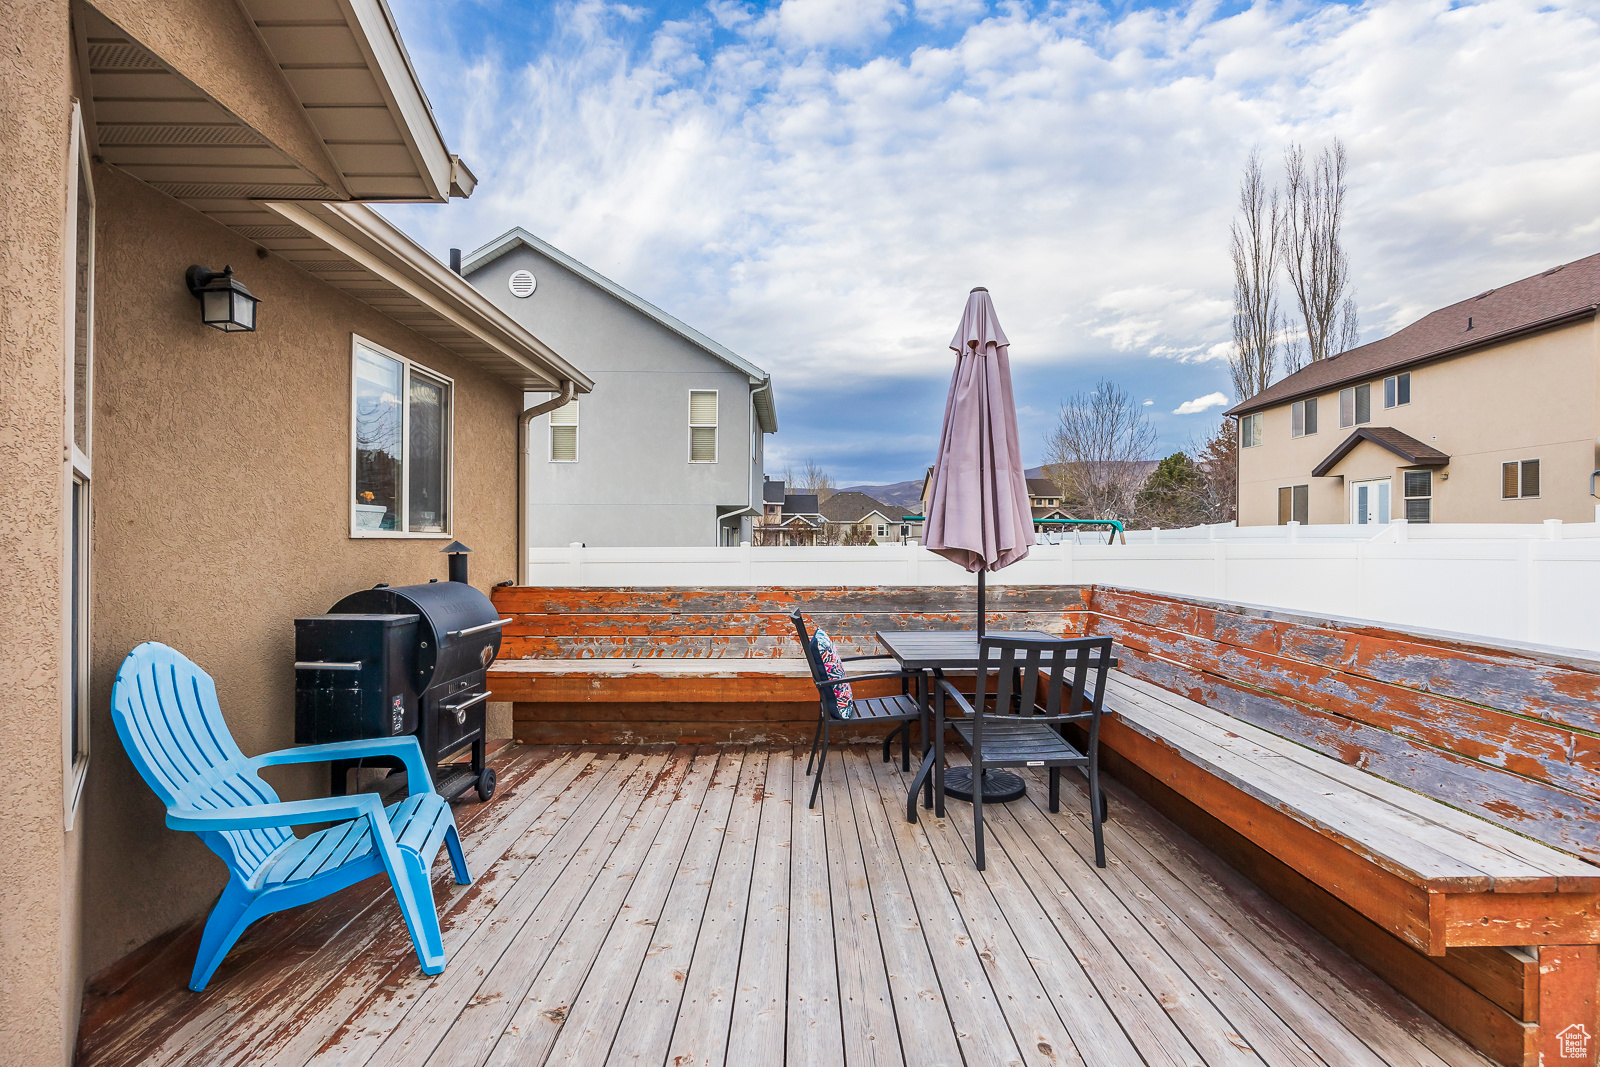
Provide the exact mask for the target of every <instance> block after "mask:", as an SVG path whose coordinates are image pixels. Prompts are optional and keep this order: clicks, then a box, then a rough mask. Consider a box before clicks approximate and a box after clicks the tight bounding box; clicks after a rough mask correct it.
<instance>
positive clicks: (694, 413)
mask: <svg viewBox="0 0 1600 1067" xmlns="http://www.w3.org/2000/svg"><path fill="white" fill-rule="evenodd" d="M716 461H717V390H715V389H691V390H689V462H690V463H715V462H716Z"/></svg>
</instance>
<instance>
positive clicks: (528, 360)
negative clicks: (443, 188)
mask: <svg viewBox="0 0 1600 1067" xmlns="http://www.w3.org/2000/svg"><path fill="white" fill-rule="evenodd" d="M262 203H263V206H265V207H267V208H268V209H270V210H271V211H273V212H276V213H277V214H278V215H281V216H282V217H283V218H284V219H286V220H287V221H289V222H292V223H294V224H295V225H296V226H299V227H300V228H301V229H303V230H305V231H306V232H307V233H309V234H311V235H312V236H313V237H316V238H317V239H318V240H320V241H323V242H325V243H326V244H327V245H328V246H329V247H330V248H332V249H333V250H334V251H335V252H337V253H339V254H340V255H342V256H345V257H346V258H348V259H350V260H351V261H352V262H355V263H357V264H359V265H360V266H361V267H363V268H364V269H366V270H369V271H371V272H372V273H374V274H376V275H377V276H378V277H380V278H382V279H383V280H384V281H386V282H388V283H389V284H391V285H393V286H395V287H396V288H398V289H400V290H402V291H403V292H405V293H408V294H410V295H411V296H412V297H414V298H415V299H416V300H418V301H420V302H421V303H423V304H424V305H426V306H427V307H428V308H429V309H430V310H432V311H433V312H434V313H436V314H438V315H440V316H441V317H443V318H445V319H446V320H448V321H450V322H452V323H454V324H455V325H457V326H459V327H460V328H461V329H463V330H465V331H466V332H467V333H469V334H471V335H472V336H473V337H475V338H477V339H478V340H479V341H482V342H483V343H484V344H486V345H488V346H489V347H490V348H493V349H494V350H495V351H497V352H499V353H500V354H501V355H503V356H505V357H506V358H507V359H509V360H511V361H512V362H513V363H516V364H517V365H518V366H521V367H523V368H525V369H526V370H528V371H529V372H530V373H532V374H535V375H538V376H539V377H540V378H543V379H545V380H547V381H549V382H550V383H551V384H552V385H554V384H557V383H559V382H560V381H562V380H564V379H570V380H571V381H572V382H573V383H574V384H575V385H576V386H577V390H578V392H580V393H588V392H591V391H592V390H593V389H594V381H593V380H592V379H591V378H589V377H588V376H587V375H585V374H584V373H582V372H581V371H579V370H578V369H577V368H576V367H574V366H572V364H570V363H568V362H567V361H566V360H565V359H564V358H562V357H561V356H560V355H559V354H558V353H556V351H555V350H554V349H552V348H551V347H550V346H549V345H547V344H545V343H544V342H543V341H541V340H539V338H537V337H535V336H534V335H533V334H531V333H529V332H528V331H527V330H526V329H525V328H523V327H522V326H520V325H518V324H517V322H516V321H515V320H513V319H512V318H511V317H510V316H509V315H507V314H506V313H505V312H503V311H501V310H500V309H499V308H497V307H495V306H494V305H493V304H491V303H490V302H489V301H488V299H487V298H485V297H484V296H483V294H481V293H479V292H478V291H477V290H476V289H474V288H472V286H471V285H469V284H468V283H467V282H466V281H465V280H464V279H462V278H460V277H459V276H457V275H456V274H455V273H454V272H453V271H451V270H450V269H449V268H448V267H446V266H444V264H442V263H440V262H439V261H438V260H436V259H434V258H433V257H432V256H430V255H429V254H428V253H427V252H426V251H425V250H423V249H422V248H421V247H420V246H418V245H417V244H416V243H415V242H413V241H412V240H411V239H410V238H409V237H407V236H406V235H405V234H403V233H401V232H400V231H399V230H398V229H396V228H395V227H394V226H393V225H391V224H390V223H389V222H388V221H387V220H385V219H384V218H383V217H382V216H381V215H379V214H377V213H376V212H375V211H373V210H372V209H370V208H368V207H366V206H364V205H361V204H319V205H315V207H317V208H319V209H320V211H321V213H322V214H320V215H319V214H317V213H314V212H313V211H312V210H308V206H307V205H302V204H298V203H290V202H281V201H263V202H262ZM352 231H354V232H352ZM534 391H535V392H537V391H538V390H537V389H534Z"/></svg>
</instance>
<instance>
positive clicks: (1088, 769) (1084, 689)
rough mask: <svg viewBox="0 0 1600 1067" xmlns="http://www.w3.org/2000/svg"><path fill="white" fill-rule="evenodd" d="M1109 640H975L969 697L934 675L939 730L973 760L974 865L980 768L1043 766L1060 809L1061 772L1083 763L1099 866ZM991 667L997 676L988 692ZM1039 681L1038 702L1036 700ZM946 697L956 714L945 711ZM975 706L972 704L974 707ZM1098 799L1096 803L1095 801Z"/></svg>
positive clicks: (979, 841)
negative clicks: (1079, 739)
mask: <svg viewBox="0 0 1600 1067" xmlns="http://www.w3.org/2000/svg"><path fill="white" fill-rule="evenodd" d="M1111 645H1112V642H1111V638H1109V637H1077V638H1060V637H1051V638H1037V637H989V636H986V637H983V638H981V639H980V640H979V642H978V658H979V660H980V662H981V666H980V668H979V670H978V673H977V677H976V679H975V681H976V685H975V686H974V689H973V692H974V694H975V695H974V696H973V697H971V698H970V699H969V697H968V696H966V695H965V694H963V693H962V692H961V691H960V690H958V689H957V688H956V687H955V686H954V685H952V684H951V683H950V682H949V681H946V680H945V679H943V678H940V679H939V682H938V688H937V690H936V691H935V698H936V699H937V701H938V705H937V706H938V708H939V713H940V715H941V716H945V718H944V722H945V725H946V727H948V728H949V729H951V730H954V731H955V733H956V736H957V738H958V739H959V743H960V744H961V747H962V748H964V749H966V750H967V753H968V754H969V755H970V756H971V757H972V780H973V790H972V823H973V840H974V844H975V858H976V859H977V863H978V870H980V871H981V870H983V869H984V862H983V789H982V787H981V784H980V780H981V776H982V774H983V772H984V771H986V770H988V769H990V768H992V767H1047V768H1049V770H1050V810H1051V811H1052V812H1056V811H1060V810H1061V771H1062V768H1065V767H1080V768H1083V769H1084V771H1085V773H1086V774H1087V775H1088V778H1089V796H1090V798H1091V800H1090V804H1089V807H1090V817H1089V823H1090V825H1091V826H1092V827H1093V830H1094V861H1095V865H1096V866H1098V867H1104V866H1105V865H1106V850H1105V841H1104V839H1103V837H1102V834H1101V824H1102V823H1104V822H1105V817H1106V808H1105V797H1104V794H1102V792H1101V790H1100V712H1101V708H1102V707H1103V706H1104V699H1105V690H1106V671H1107V670H1109V669H1110V668H1112V667H1115V666H1116V660H1114V659H1112V657H1111ZM991 672H992V673H993V674H995V675H996V677H995V685H994V690H993V692H992V693H991V692H989V677H990V674H991ZM1041 679H1042V680H1043V682H1044V704H1043V705H1040V704H1039V696H1038V694H1039V689H1040V681H1041ZM951 702H953V703H954V705H955V707H956V708H957V709H958V711H959V713H960V714H959V715H957V716H953V717H951V716H947V715H946V710H947V709H948V708H949V706H950V703H951ZM974 705H976V706H974ZM1070 727H1081V728H1082V729H1083V730H1084V731H1085V732H1086V734H1087V744H1086V745H1085V747H1084V749H1083V750H1081V751H1080V750H1079V749H1078V748H1077V747H1076V745H1074V743H1073V740H1072V738H1070V737H1069V735H1068V729H1069V728H1070ZM1096 800H1098V803H1096Z"/></svg>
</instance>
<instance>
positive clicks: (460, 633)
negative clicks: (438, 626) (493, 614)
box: [445, 619, 512, 637]
mask: <svg viewBox="0 0 1600 1067" xmlns="http://www.w3.org/2000/svg"><path fill="white" fill-rule="evenodd" d="M511 621H512V620H511V619H496V620H494V622H486V623H484V624H483V625H481V626H469V627H467V628H466V629H465V630H451V631H450V632H449V633H447V634H445V636H446V637H471V636H472V635H473V634H481V633H483V631H485V630H493V629H496V628H497V627H501V626H504V625H505V624H506V623H508V622H511Z"/></svg>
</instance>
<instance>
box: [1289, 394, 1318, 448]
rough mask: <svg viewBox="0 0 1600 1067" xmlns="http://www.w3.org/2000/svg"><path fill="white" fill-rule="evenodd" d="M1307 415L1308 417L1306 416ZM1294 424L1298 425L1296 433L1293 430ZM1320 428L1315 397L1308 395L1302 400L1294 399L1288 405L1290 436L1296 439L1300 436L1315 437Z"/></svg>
mask: <svg viewBox="0 0 1600 1067" xmlns="http://www.w3.org/2000/svg"><path fill="white" fill-rule="evenodd" d="M1307 416H1310V417H1309V418H1307ZM1296 426H1298V427H1299V432H1298V433H1297V432H1296V431H1295V427H1296ZM1308 426H1309V427H1310V428H1309V429H1308V428H1307V427H1308ZM1320 428H1321V426H1320V424H1319V420H1318V411H1317V398H1316V397H1314V396H1309V397H1306V399H1304V400H1296V401H1295V402H1294V403H1293V404H1291V405H1290V406H1289V436H1290V437H1292V438H1294V439H1296V440H1298V439H1299V438H1302V437H1315V436H1316V435H1317V431H1318V430H1319V429H1320Z"/></svg>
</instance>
